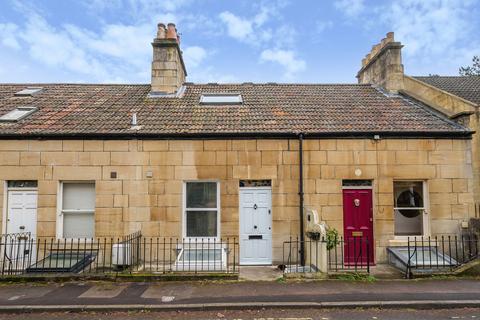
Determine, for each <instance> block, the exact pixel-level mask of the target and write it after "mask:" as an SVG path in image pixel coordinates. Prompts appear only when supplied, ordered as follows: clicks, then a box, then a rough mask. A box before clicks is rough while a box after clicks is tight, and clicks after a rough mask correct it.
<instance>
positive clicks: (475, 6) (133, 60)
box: [0, 0, 480, 83]
mask: <svg viewBox="0 0 480 320" xmlns="http://www.w3.org/2000/svg"><path fill="white" fill-rule="evenodd" d="M479 13H480V1H478V0H463V1H462V0H386V1H368V0H336V1H324V0H316V1H314V0H310V1H306V0H268V1H267V0H264V1H253V0H223V1H222V0H162V1H158V0H136V1H135V0H89V1H87V0H77V1H73V0H70V1H65V0H35V1H33V0H23V1H20V0H2V1H1V2H0V82H92V83H148V82H149V81H150V61H151V55H152V49H151V45H150V42H151V41H152V39H153V37H154V35H155V32H156V24H157V22H165V23H167V22H174V23H176V24H177V28H178V30H179V32H180V33H181V35H182V49H183V51H184V58H185V60H186V65H187V71H188V74H189V76H188V79H187V80H188V81H193V82H245V81H251V82H268V81H274V82H301V83H312V82H315V83H343V82H347V83H352V82H356V78H355V75H356V72H357V71H358V69H359V66H360V62H361V59H362V58H363V57H364V56H365V54H367V53H368V52H369V50H370V49H371V46H372V45H373V44H375V43H377V42H378V41H379V40H380V39H381V38H382V37H384V36H385V34H386V33H387V32H388V31H394V32H395V38H396V39H397V40H398V41H401V42H402V43H403V44H404V45H405V47H404V48H403V51H402V53H403V63H404V66H405V72H406V73H407V74H410V75H428V74H441V75H456V74H458V67H459V66H461V65H466V64H469V63H470V61H471V58H472V57H473V55H475V54H477V55H480V35H479V32H478V30H480V19H479V18H478V17H479V16H480V14H479Z"/></svg>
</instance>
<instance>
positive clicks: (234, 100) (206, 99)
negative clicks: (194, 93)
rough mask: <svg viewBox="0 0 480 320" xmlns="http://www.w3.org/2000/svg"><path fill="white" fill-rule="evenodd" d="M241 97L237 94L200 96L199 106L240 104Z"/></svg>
mask: <svg viewBox="0 0 480 320" xmlns="http://www.w3.org/2000/svg"><path fill="white" fill-rule="evenodd" d="M242 102H243V99H242V96H241V95H240V94H238V93H209V94H202V96H201V97H200V103H201V104H242Z"/></svg>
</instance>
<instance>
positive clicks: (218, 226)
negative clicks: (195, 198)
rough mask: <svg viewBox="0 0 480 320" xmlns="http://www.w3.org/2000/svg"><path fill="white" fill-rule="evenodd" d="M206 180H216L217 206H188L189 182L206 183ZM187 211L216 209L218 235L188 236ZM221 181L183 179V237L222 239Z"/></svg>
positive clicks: (187, 238) (188, 238)
mask: <svg viewBox="0 0 480 320" xmlns="http://www.w3.org/2000/svg"><path fill="white" fill-rule="evenodd" d="M205 182H215V184H216V186H217V207H216V208H187V183H205ZM187 211H216V212H217V235H216V236H215V237H188V236H187ZM220 214H221V206H220V181H218V180H185V181H183V192H182V237H183V238H184V239H185V240H187V241H189V240H200V239H203V240H206V241H209V240H210V241H212V240H220V238H221V237H220V235H221V230H220V225H221V223H220V221H221V219H220Z"/></svg>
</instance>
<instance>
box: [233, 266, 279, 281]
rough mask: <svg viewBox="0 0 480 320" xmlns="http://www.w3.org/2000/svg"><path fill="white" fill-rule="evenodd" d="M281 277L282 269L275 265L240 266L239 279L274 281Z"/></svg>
mask: <svg viewBox="0 0 480 320" xmlns="http://www.w3.org/2000/svg"><path fill="white" fill-rule="evenodd" d="M281 277H283V271H282V270H280V269H278V267H277V266H271V265H270V266H240V275H239V278H240V279H241V280H247V281H275V280H277V279H278V278H281Z"/></svg>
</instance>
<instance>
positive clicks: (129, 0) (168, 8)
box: [83, 0, 191, 21]
mask: <svg viewBox="0 0 480 320" xmlns="http://www.w3.org/2000/svg"><path fill="white" fill-rule="evenodd" d="M190 2H191V0H167V1H159V0H84V1H83V3H84V5H85V6H86V7H87V8H88V9H89V10H90V12H91V13H94V14H96V13H99V12H104V11H115V12H118V11H120V12H122V13H125V15H129V16H131V17H133V18H135V19H136V20H137V21H146V20H150V19H151V17H152V14H155V13H156V12H174V11H176V10H178V9H180V8H181V7H183V6H185V5H187V4H189V3H190Z"/></svg>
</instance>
